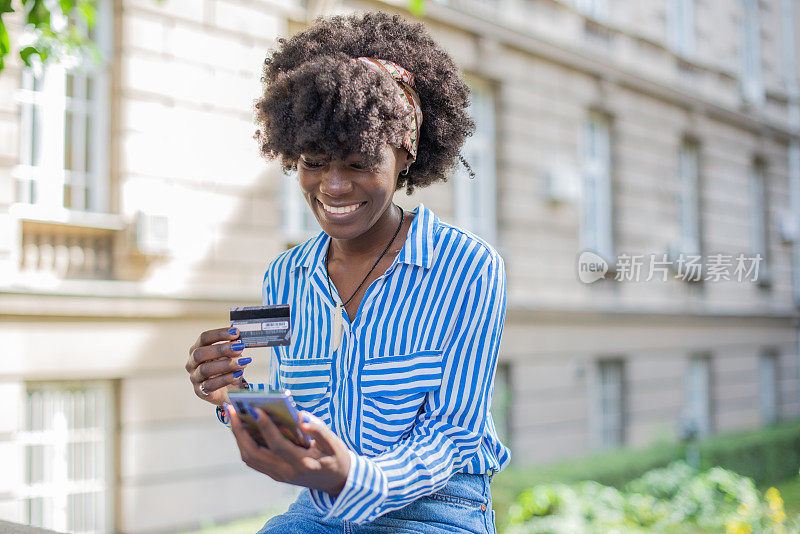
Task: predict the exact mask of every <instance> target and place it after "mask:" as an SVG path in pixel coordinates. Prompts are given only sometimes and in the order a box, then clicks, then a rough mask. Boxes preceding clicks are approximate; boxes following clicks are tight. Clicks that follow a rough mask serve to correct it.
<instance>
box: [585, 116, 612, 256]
mask: <svg viewBox="0 0 800 534" xmlns="http://www.w3.org/2000/svg"><path fill="white" fill-rule="evenodd" d="M610 129H611V128H610V125H609V120H608V118H607V117H606V116H604V115H601V114H598V113H592V114H590V116H589V118H588V120H587V121H586V124H585V126H584V132H583V143H582V150H583V158H582V159H583V172H582V177H583V181H582V188H581V228H580V242H581V245H580V248H581V250H591V251H592V252H595V253H596V254H598V255H600V256H601V257H603V258H604V259H605V260H606V261H607V262H609V263H612V259H613V256H614V245H613V230H612V221H611V141H610V136H611V133H610Z"/></svg>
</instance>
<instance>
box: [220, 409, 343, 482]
mask: <svg viewBox="0 0 800 534" xmlns="http://www.w3.org/2000/svg"><path fill="white" fill-rule="evenodd" d="M227 409H228V417H229V418H230V421H231V430H233V435H234V436H235V437H236V444H237V445H238V446H239V452H240V453H241V455H242V461H243V462H244V463H245V464H247V466H248V467H250V468H251V469H255V470H256V471H259V472H261V473H264V474H265V475H267V476H268V477H270V478H272V479H273V480H275V481H277V482H285V483H287V484H293V485H295V486H304V487H307V488H311V489H316V490H320V491H324V492H326V493H329V494H331V495H333V496H334V497H335V496H337V495H339V492H341V491H342V489H343V488H344V484H345V482H346V481H347V473H348V471H349V470H350V454H349V453H348V450H347V447H346V446H345V444H344V442H343V441H342V440H341V439H339V436H337V435H336V434H334V433H333V432H332V431H331V429H330V428H328V427H327V425H326V424H325V423H323V422H322V421H321V420H320V419H318V418H316V417H314V416H313V415H311V414H309V413H308V412H300V418H301V421H302V422H301V423H300V429H301V430H302V431H303V432H304V433H305V434H306V435H307V436H309V437H310V438H312V441H311V447H310V448H308V449H306V448H303V447H298V446H297V445H295V444H294V443H292V442H291V441H289V440H288V439H286V438H285V437H284V436H283V434H281V432H280V430H278V427H277V426H276V425H275V423H273V422H272V420H271V419H270V418H269V416H267V414H266V413H265V412H264V411H262V410H261V409H259V408H256V409H255V410H254V413H253V414H252V415H253V417H254V418H255V419H256V424H258V429H259V431H260V432H261V436H262V437H263V438H264V441H265V442H266V443H267V446H268V447H269V448H264V447H259V446H258V444H257V443H256V442H255V440H254V439H253V438H252V436H250V434H248V432H247V430H245V428H244V426H242V421H241V419H239V415H238V414H237V413H236V410H234V408H233V406H231V405H228V407H227Z"/></svg>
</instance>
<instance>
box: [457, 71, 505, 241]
mask: <svg viewBox="0 0 800 534" xmlns="http://www.w3.org/2000/svg"><path fill="white" fill-rule="evenodd" d="M466 78H467V84H468V85H469V86H470V90H471V91H470V93H471V95H470V105H469V110H468V113H469V114H470V116H471V117H473V119H474V120H475V125H476V128H475V133H474V134H473V135H472V136H470V137H468V138H467V140H466V142H465V143H464V147H463V148H462V150H461V153H462V155H463V157H464V159H465V160H467V162H468V163H469V164H470V166H472V167H473V171H474V172H475V178H473V179H471V178H470V177H469V174H468V173H467V171H466V169H465V168H464V167H463V166H462V165H460V164H457V165H456V169H455V172H454V176H453V211H454V217H455V222H456V225H458V226H459V227H461V228H464V229H465V230H468V231H470V232H472V233H473V234H475V235H477V236H479V237H481V238H482V239H484V240H485V241H487V242H488V243H491V244H496V241H497V162H496V150H497V126H496V113H495V90H494V87H493V86H492V84H491V83H490V82H488V81H486V80H482V79H479V78H476V77H474V76H469V75H468V76H467V77H466ZM475 208H478V209H475ZM476 212H477V213H476Z"/></svg>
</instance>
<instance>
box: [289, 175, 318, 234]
mask: <svg viewBox="0 0 800 534" xmlns="http://www.w3.org/2000/svg"><path fill="white" fill-rule="evenodd" d="M282 181H283V191H282V205H283V220H282V224H283V234H284V236H285V240H286V242H287V243H288V244H290V245H291V246H294V245H299V244H300V243H303V242H305V241H306V240H308V239H309V238H311V237H314V236H316V235H317V234H319V233H320V232H321V231H322V229H321V228H320V226H319V223H318V222H317V218H316V217H315V216H314V214H313V213H312V212H311V208H310V207H309V206H308V202H306V199H305V198H304V197H303V193H302V191H301V190H300V185H299V184H298V183H297V171H293V172H292V173H291V174H290V175H289V176H283V177H282Z"/></svg>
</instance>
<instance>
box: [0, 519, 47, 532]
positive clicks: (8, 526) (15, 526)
mask: <svg viewBox="0 0 800 534" xmlns="http://www.w3.org/2000/svg"><path fill="white" fill-rule="evenodd" d="M55 532H56V531H55V530H46V529H43V528H39V527H32V526H30V525H20V524H19V523H9V522H8V521H0V533H2V534H48V533H49V534H53V533H55Z"/></svg>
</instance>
